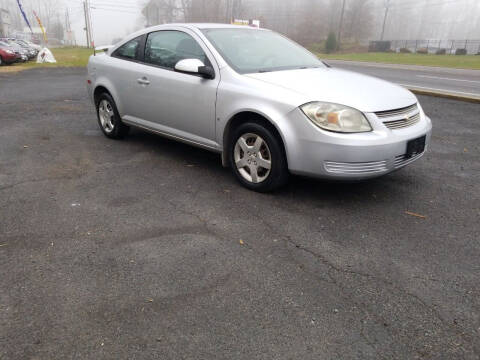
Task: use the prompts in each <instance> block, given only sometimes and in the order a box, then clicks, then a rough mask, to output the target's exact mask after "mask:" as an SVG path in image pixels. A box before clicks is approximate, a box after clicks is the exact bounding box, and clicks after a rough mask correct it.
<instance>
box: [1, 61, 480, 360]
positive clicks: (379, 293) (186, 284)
mask: <svg viewBox="0 0 480 360" xmlns="http://www.w3.org/2000/svg"><path fill="white" fill-rule="evenodd" d="M85 79H86V78H85V71H84V70H82V69H48V70H45V69H44V70H30V71H24V72H21V73H18V74H9V75H5V74H0V274H1V275H0V359H2V360H4V359H5V360H7V359H8V360H9V359H32V360H33V359H35V360H40V359H42V360H43V359H249V360H250V359H372V358H379V359H382V358H384V359H393V358H395V359H415V358H419V359H422V358H425V359H478V358H479V356H480V260H479V259H480V257H479V255H480V244H479V238H480V156H479V153H480V141H479V139H480V115H479V114H480V105H479V104H472V103H464V102H457V101H453V100H446V99H439V98H432V97H419V99H420V101H421V103H422V105H423V107H424V109H425V111H426V112H427V114H428V115H429V116H431V118H432V121H433V125H434V133H433V137H432V144H431V148H430V150H429V152H428V153H427V154H426V155H425V157H424V158H423V159H421V160H420V161H418V162H416V163H415V164H413V165H411V166H409V167H407V168H405V169H403V170H401V171H399V172H396V173H393V174H390V175H387V176H385V177H382V178H380V179H376V180H372V181H367V182H362V183H356V184H338V183H329V182H322V181H318V180H312V179H305V178H299V177H293V178H292V179H291V182H290V184H289V185H288V186H287V187H286V188H285V189H283V190H281V191H279V192H277V193H274V194H267V195H262V194H257V193H254V192H250V191H248V190H246V189H244V188H242V187H241V186H240V185H238V184H237V183H236V181H235V180H234V178H233V176H232V175H231V174H230V172H229V170H228V169H223V168H222V166H221V161H220V157H219V156H218V155H216V154H212V153H209V152H207V151H203V150H199V149H196V148H192V147H189V146H187V145H183V144H180V143H176V142H173V141H170V140H166V139H163V138H161V137H157V136H154V135H151V134H148V133H145V132H142V131H139V130H134V131H132V133H131V135H130V136H129V137H128V138H127V139H125V140H123V141H112V140H109V139H107V138H105V137H104V136H103V135H102V134H101V133H100V131H99V130H98V127H97V124H96V119H95V114H94V110H93V107H92V105H91V104H90V102H89V100H88V99H87V95H86V90H85ZM407 212H410V213H413V214H417V215H421V216H422V217H419V216H415V215H411V214H408V213H407Z"/></svg>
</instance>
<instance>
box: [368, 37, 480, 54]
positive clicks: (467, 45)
mask: <svg viewBox="0 0 480 360" xmlns="http://www.w3.org/2000/svg"><path fill="white" fill-rule="evenodd" d="M369 51H371V52H392V51H393V52H405V53H409V52H410V53H421V54H449V55H455V54H458V55H480V40H391V41H370V44H369Z"/></svg>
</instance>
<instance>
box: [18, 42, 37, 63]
mask: <svg viewBox="0 0 480 360" xmlns="http://www.w3.org/2000/svg"><path fill="white" fill-rule="evenodd" d="M12 41H13V42H15V43H16V44H18V45H20V46H21V47H22V48H23V49H25V50H26V51H27V52H28V58H29V59H33V58H35V57H36V56H37V55H38V52H39V51H40V49H37V48H40V47H39V46H38V45H35V47H34V46H32V45H34V44H30V43H28V42H27V41H25V40H21V39H12Z"/></svg>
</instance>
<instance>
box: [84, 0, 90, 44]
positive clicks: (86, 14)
mask: <svg viewBox="0 0 480 360" xmlns="http://www.w3.org/2000/svg"><path fill="white" fill-rule="evenodd" d="M88 11H89V9H88V4H87V1H86V0H85V1H84V2H83V12H84V14H85V32H86V34H87V48H90V26H89V21H88V17H89V15H88Z"/></svg>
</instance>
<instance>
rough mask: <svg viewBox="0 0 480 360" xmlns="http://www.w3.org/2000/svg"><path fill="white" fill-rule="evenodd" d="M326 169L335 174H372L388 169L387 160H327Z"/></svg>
mask: <svg viewBox="0 0 480 360" xmlns="http://www.w3.org/2000/svg"><path fill="white" fill-rule="evenodd" d="M325 169H326V170H327V171H328V172H330V173H334V174H371V173H377V172H382V171H386V170H387V160H383V161H371V162H359V163H346V162H334V161H325Z"/></svg>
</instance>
